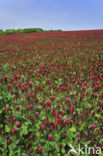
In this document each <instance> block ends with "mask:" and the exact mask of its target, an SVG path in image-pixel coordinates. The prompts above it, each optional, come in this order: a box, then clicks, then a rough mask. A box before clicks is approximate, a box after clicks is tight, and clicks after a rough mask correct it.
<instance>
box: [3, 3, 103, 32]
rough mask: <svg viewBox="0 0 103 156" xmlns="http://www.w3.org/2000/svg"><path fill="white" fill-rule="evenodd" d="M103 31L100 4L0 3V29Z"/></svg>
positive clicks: (102, 11) (102, 4) (102, 14)
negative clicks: (37, 28)
mask: <svg viewBox="0 0 103 156" xmlns="http://www.w3.org/2000/svg"><path fill="white" fill-rule="evenodd" d="M30 27H33V28H35V27H39V28H43V29H62V30H85V29H103V0H0V29H12V28H14V29H18V28H22V29H23V28H30Z"/></svg>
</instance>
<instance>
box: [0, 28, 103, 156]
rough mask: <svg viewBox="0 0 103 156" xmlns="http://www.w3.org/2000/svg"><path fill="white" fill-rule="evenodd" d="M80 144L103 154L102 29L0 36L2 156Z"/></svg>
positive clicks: (61, 155) (28, 155)
mask: <svg viewBox="0 0 103 156" xmlns="http://www.w3.org/2000/svg"><path fill="white" fill-rule="evenodd" d="M78 144H80V145H81V146H84V145H85V144H86V145H87V147H94V148H95V151H96V150H97V147H101V149H102V150H103V30H95V31H71V32H68V31H67V32H66V31H64V32H37V33H27V34H25V33H24V34H11V35H1V36H0V156H39V155H40V156H66V155H68V156H73V155H75V156H76V154H75V153H72V152H71V153H69V154H68V152H69V150H70V145H72V146H73V147H74V148H75V149H76V148H77V147H78ZM81 155H82V154H81ZM90 155H91V156H93V155H94V156H96V155H97V154H92V153H91V154H90ZM85 156H88V155H86V154H85ZM100 156H103V152H102V153H101V154H100Z"/></svg>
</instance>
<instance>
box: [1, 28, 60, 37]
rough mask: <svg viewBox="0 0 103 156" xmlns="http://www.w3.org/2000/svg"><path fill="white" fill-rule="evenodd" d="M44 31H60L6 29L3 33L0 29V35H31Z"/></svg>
mask: <svg viewBox="0 0 103 156" xmlns="http://www.w3.org/2000/svg"><path fill="white" fill-rule="evenodd" d="M45 31H50V32H51V31H62V30H60V29H58V30H43V29H41V28H25V29H6V30H5V31H4V30H2V29H0V35H9V34H21V33H32V32H45Z"/></svg>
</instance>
